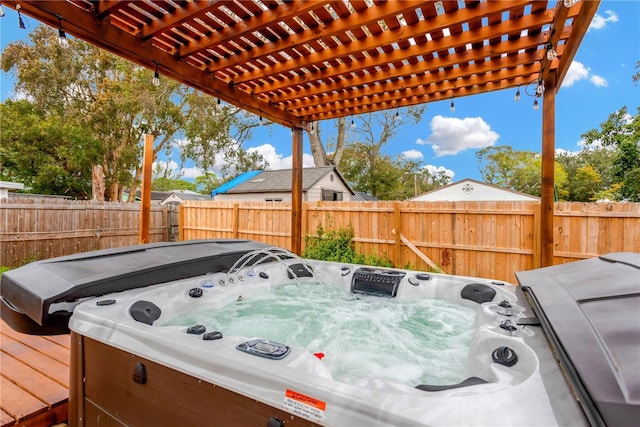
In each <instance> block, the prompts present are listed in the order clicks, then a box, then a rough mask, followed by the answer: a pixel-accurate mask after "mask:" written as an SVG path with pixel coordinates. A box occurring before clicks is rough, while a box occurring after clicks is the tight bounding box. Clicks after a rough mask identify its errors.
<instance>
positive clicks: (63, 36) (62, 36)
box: [58, 16, 69, 49]
mask: <svg viewBox="0 0 640 427" xmlns="http://www.w3.org/2000/svg"><path fill="white" fill-rule="evenodd" d="M58 44H59V45H60V47H61V48H63V49H67V48H68V47H69V40H67V33H65V32H64V30H63V29H62V18H61V17H60V16H58Z"/></svg>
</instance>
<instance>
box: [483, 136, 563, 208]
mask: <svg viewBox="0 0 640 427" xmlns="http://www.w3.org/2000/svg"><path fill="white" fill-rule="evenodd" d="M476 158H477V159H478V168H479V169H480V174H481V175H482V178H483V179H484V180H485V181H486V182H488V183H490V184H493V185H497V186H498V187H502V188H508V189H511V190H515V191H521V192H523V193H527V194H531V195H534V196H540V194H541V192H542V176H541V171H542V158H541V156H540V155H539V154H538V153H534V152H533V151H515V150H513V148H511V147H509V146H494V147H486V148H483V149H481V150H478V152H477V153H476ZM554 181H555V186H556V192H557V194H558V197H559V198H561V199H566V197H567V196H568V192H567V191H566V189H565V185H566V183H567V173H566V171H565V170H564V169H563V167H562V165H561V164H559V163H556V164H555V169H554Z"/></svg>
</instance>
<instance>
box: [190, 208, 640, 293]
mask: <svg viewBox="0 0 640 427" xmlns="http://www.w3.org/2000/svg"><path fill="white" fill-rule="evenodd" d="M539 224H540V203H538V202H464V203H454V202H304V203H303V208H302V235H303V236H313V235H315V234H316V231H317V227H318V225H322V226H323V228H325V229H326V230H330V229H333V230H336V229H339V228H341V227H347V226H351V227H352V228H353V231H354V241H355V243H356V249H357V251H358V252H359V253H362V254H372V255H376V256H378V257H380V258H386V259H389V260H391V261H392V262H393V264H394V265H395V266H396V267H411V268H415V269H419V270H426V269H428V268H429V264H430V263H433V264H435V265H437V266H439V267H440V268H442V269H443V270H444V271H445V272H447V273H450V274H459V275H467V276H477V277H488V278H493V279H497V280H504V281H509V282H513V281H515V276H514V273H515V272H516V271H523V270H530V269H532V268H537V267H539V266H540V260H539V253H540V249H539V247H540V230H539ZM180 238H181V240H191V239H203V238H240V239H252V240H258V241H261V242H265V243H267V244H271V245H274V246H280V247H283V248H287V249H290V248H291V205H290V204H289V203H273V202H231V201H225V202H186V203H184V204H182V205H181V207H180ZM303 245H304V242H303ZM554 246H555V253H554V263H556V264H560V263H564V262H569V261H575V260H578V259H583V258H590V257H593V256H597V255H602V254H605V253H610V252H618V251H632V252H640V204H638V203H556V207H555V218H554Z"/></svg>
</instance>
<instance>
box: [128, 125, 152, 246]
mask: <svg viewBox="0 0 640 427" xmlns="http://www.w3.org/2000/svg"><path fill="white" fill-rule="evenodd" d="M153 140H154V138H153V135H145V136H144V156H143V161H142V162H143V166H142V189H141V190H140V198H141V200H140V233H139V236H138V241H139V242H140V243H149V222H150V218H151V170H152V167H151V166H152V164H153ZM135 196H136V195H135V194H130V195H129V197H135Z"/></svg>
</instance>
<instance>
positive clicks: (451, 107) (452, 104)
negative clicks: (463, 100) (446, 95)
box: [449, 98, 456, 113]
mask: <svg viewBox="0 0 640 427" xmlns="http://www.w3.org/2000/svg"><path fill="white" fill-rule="evenodd" d="M449 109H450V110H451V112H452V113H453V112H455V111H456V105H455V104H454V103H453V98H451V105H450V106H449Z"/></svg>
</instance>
